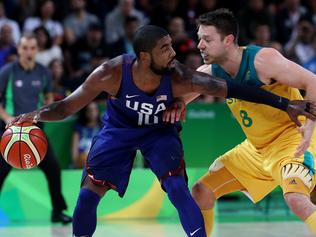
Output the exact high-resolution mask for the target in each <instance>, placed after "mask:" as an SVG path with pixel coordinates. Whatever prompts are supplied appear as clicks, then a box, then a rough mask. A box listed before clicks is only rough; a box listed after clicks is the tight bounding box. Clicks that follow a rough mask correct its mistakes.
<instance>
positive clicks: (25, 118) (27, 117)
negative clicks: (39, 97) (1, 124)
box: [6, 111, 40, 128]
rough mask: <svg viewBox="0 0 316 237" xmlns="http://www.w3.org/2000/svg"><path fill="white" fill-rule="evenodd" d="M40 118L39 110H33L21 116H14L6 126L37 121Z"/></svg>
mask: <svg viewBox="0 0 316 237" xmlns="http://www.w3.org/2000/svg"><path fill="white" fill-rule="evenodd" d="M39 119H40V114H39V112H38V111H33V112H30V113H27V114H20V115H19V116H17V117H15V118H13V119H12V120H11V121H10V122H9V123H7V125H6V128H8V127H10V126H12V125H13V124H21V123H37V122H38V120H39Z"/></svg>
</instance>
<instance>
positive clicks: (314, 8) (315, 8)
mask: <svg viewBox="0 0 316 237" xmlns="http://www.w3.org/2000/svg"><path fill="white" fill-rule="evenodd" d="M308 9H309V11H310V13H311V15H312V18H313V23H314V26H315V27H316V1H315V0H308ZM315 197H316V196H315Z"/></svg>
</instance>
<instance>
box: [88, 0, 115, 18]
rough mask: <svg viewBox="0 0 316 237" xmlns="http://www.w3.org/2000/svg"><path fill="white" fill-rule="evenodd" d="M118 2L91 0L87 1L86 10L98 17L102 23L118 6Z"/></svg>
mask: <svg viewBox="0 0 316 237" xmlns="http://www.w3.org/2000/svg"><path fill="white" fill-rule="evenodd" d="M116 4H117V0H106V1H104V0H103V1H100V0H89V1H86V9H87V11H88V12H90V13H92V14H94V15H95V16H97V17H98V19H99V21H100V22H102V21H103V20H104V18H105V16H106V15H107V14H109V12H110V11H112V10H113V8H114V7H115V6H116Z"/></svg>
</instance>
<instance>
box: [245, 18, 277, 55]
mask: <svg viewBox="0 0 316 237" xmlns="http://www.w3.org/2000/svg"><path fill="white" fill-rule="evenodd" d="M254 37H255V38H254V40H253V41H252V42H251V44H255V45H259V46H263V47H271V48H275V49H276V50H278V51H279V52H281V53H282V52H283V49H282V45H281V44H280V43H279V42H277V41H272V40H271V32H270V27H269V25H267V24H264V23H263V24H261V23H259V24H258V25H256V27H255V30H254Z"/></svg>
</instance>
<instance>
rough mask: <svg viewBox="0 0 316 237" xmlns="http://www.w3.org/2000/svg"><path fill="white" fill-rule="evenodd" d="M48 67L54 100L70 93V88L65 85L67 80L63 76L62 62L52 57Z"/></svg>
mask: <svg viewBox="0 0 316 237" xmlns="http://www.w3.org/2000/svg"><path fill="white" fill-rule="evenodd" d="M49 69H50V71H51V75H52V80H53V96H54V101H58V100H62V99H64V98H65V97H66V96H68V95H69V94H70V93H71V91H70V89H67V87H66V86H67V84H69V82H68V80H67V78H66V77H65V70H64V66H63V62H62V61H61V60H59V59H54V60H52V61H51V62H50V64H49Z"/></svg>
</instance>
